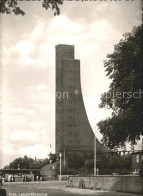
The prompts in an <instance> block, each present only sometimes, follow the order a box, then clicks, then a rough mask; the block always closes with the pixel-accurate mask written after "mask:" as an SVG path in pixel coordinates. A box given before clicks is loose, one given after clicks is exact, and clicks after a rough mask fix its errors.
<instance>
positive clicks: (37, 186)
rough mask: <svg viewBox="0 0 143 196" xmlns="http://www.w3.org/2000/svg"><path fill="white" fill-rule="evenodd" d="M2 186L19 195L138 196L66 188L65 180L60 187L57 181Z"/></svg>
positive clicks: (10, 192)
mask: <svg viewBox="0 0 143 196" xmlns="http://www.w3.org/2000/svg"><path fill="white" fill-rule="evenodd" d="M2 188H3V189H6V191H7V196H10V195H12V193H17V194H18V193H19V195H22V194H21V193H23V196H26V193H35V195H36V194H37V195H36V196H38V194H39V196H77V195H85V196H89V195H95V196H139V195H137V194H126V193H117V192H107V191H96V190H88V189H76V188H68V187H66V182H62V184H61V189H60V185H59V182H58V181H47V182H23V183H16V182H15V183H5V184H4V185H3V187H2Z"/></svg>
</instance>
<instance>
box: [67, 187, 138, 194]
mask: <svg viewBox="0 0 143 196" xmlns="http://www.w3.org/2000/svg"><path fill="white" fill-rule="evenodd" d="M63 190H64V191H67V192H70V193H76V194H79V195H107V196H141V194H131V193H121V192H115V191H103V190H90V189H80V188H70V187H65V188H63Z"/></svg>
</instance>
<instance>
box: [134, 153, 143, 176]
mask: <svg viewBox="0 0 143 196" xmlns="http://www.w3.org/2000/svg"><path fill="white" fill-rule="evenodd" d="M142 161H143V151H138V152H134V153H132V172H138V173H139V171H140V169H141V166H142Z"/></svg>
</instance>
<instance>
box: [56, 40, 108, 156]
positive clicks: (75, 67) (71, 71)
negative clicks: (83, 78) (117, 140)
mask: <svg viewBox="0 0 143 196" xmlns="http://www.w3.org/2000/svg"><path fill="white" fill-rule="evenodd" d="M96 146H97V148H96V151H97V152H101V151H104V150H105V148H104V147H103V146H102V145H101V144H100V142H99V141H98V140H97V139H96ZM63 151H83V152H89V151H90V152H91V151H92V152H93V151H94V133H93V131H92V128H91V126H90V124H89V121H88V118H87V114H86V110H85V107H84V102H83V97H82V91H81V83H80V60H77V59H74V46H73V45H62V44H59V45H57V46H56V153H57V154H58V153H59V152H63Z"/></svg>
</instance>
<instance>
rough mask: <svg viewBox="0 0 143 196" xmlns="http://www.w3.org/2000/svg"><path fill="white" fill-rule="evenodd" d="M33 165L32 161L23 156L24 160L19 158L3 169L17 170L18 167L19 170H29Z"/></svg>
mask: <svg viewBox="0 0 143 196" xmlns="http://www.w3.org/2000/svg"><path fill="white" fill-rule="evenodd" d="M33 163H34V159H32V158H28V157H27V156H26V155H25V156H24V158H21V157H19V158H17V159H15V160H14V161H12V162H11V163H10V164H9V165H8V166H6V167H5V169H8V168H10V169H18V167H20V169H30V168H31V165H32V164H33Z"/></svg>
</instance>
